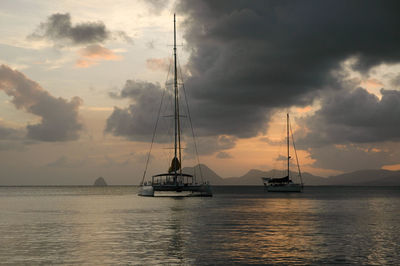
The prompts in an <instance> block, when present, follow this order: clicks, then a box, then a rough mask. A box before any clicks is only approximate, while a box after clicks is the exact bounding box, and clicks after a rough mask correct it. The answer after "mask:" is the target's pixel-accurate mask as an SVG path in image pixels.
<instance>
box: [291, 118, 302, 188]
mask: <svg viewBox="0 0 400 266" xmlns="http://www.w3.org/2000/svg"><path fill="white" fill-rule="evenodd" d="M289 126H290V133H291V134H292V143H293V148H294V154H295V155H296V162H297V169H298V170H299V177H300V182H301V185H303V177H302V176H301V171H300V164H299V157H297V150H296V145H295V144H294V136H293V131H292V124H291V123H290V124H289Z"/></svg>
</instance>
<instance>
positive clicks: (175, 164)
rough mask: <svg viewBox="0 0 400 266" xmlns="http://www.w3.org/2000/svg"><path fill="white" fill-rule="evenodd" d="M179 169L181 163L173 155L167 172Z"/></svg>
mask: <svg viewBox="0 0 400 266" xmlns="http://www.w3.org/2000/svg"><path fill="white" fill-rule="evenodd" d="M179 169H181V163H180V162H179V160H178V158H176V157H174V159H172V162H171V166H170V167H169V169H168V173H173V172H176V171H178V170H179Z"/></svg>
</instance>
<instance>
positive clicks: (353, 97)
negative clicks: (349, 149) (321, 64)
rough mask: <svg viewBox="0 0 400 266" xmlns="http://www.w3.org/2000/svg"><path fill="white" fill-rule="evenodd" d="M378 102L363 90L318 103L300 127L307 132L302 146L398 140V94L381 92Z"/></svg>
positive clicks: (343, 92) (399, 117)
mask: <svg viewBox="0 0 400 266" xmlns="http://www.w3.org/2000/svg"><path fill="white" fill-rule="evenodd" d="M381 94H382V98H381V99H379V98H378V97H377V96H376V95H374V94H372V93H369V92H368V91H367V90H365V89H363V88H358V89H356V90H353V91H349V90H341V91H337V92H334V93H333V94H327V95H326V96H324V97H323V98H322V99H321V108H320V109H319V110H318V111H316V112H315V114H314V115H312V116H309V117H307V118H306V119H305V120H303V121H302V122H301V123H302V124H303V125H304V126H305V127H306V128H307V129H308V130H310V132H309V133H308V134H307V135H306V136H305V137H304V138H302V139H299V141H298V142H299V143H300V144H302V146H314V147H317V146H323V145H328V144H347V143H373V142H383V141H399V140H400V91H396V90H385V89H381Z"/></svg>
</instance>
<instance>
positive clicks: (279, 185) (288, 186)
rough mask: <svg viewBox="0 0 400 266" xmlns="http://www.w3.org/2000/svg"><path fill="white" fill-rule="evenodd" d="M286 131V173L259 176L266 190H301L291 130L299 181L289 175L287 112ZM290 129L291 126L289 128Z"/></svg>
mask: <svg viewBox="0 0 400 266" xmlns="http://www.w3.org/2000/svg"><path fill="white" fill-rule="evenodd" d="M286 119H287V120H286V121H287V122H286V132H287V137H286V143H287V175H286V176H284V177H279V178H272V177H261V179H262V181H263V183H264V186H265V189H266V190H267V191H268V192H302V191H303V178H302V176H301V171H300V165H299V160H298V157H297V151H296V146H295V144H294V138H293V132H292V141H293V148H294V152H295V156H296V163H297V170H298V176H299V178H300V183H294V182H293V180H292V178H291V177H290V159H291V156H290V149H289V144H290V137H289V128H290V124H289V123H290V122H289V114H287V115H286ZM290 129H291V128H290Z"/></svg>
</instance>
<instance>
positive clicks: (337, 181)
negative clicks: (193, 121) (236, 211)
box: [182, 164, 400, 186]
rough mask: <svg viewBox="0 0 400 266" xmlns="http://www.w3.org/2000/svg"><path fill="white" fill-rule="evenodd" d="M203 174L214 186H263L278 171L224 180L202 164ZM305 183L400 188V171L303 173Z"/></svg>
mask: <svg viewBox="0 0 400 266" xmlns="http://www.w3.org/2000/svg"><path fill="white" fill-rule="evenodd" d="M200 167H201V172H202V174H203V176H204V179H205V180H208V181H209V182H210V183H211V184H212V185H221V186H229V185H232V186H257V185H259V186H261V185H262V181H261V177H268V176H272V177H273V176H275V175H274V174H275V173H276V171H278V170H271V171H261V170H256V169H252V170H250V171H248V172H247V173H246V174H245V175H243V176H240V177H228V178H222V177H220V176H219V175H218V174H216V173H215V172H214V171H213V170H211V169H210V168H209V167H207V166H206V165H204V164H202V165H201V166H200ZM194 169H196V175H197V176H198V175H199V167H198V166H196V167H185V168H183V169H182V172H184V173H188V174H194ZM293 174H294V173H293ZM302 177H303V182H304V185H306V186H400V171H389V170H383V169H376V170H359V171H354V172H350V173H345V174H341V175H336V176H329V177H321V176H315V175H312V174H310V173H307V172H305V173H302Z"/></svg>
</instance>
